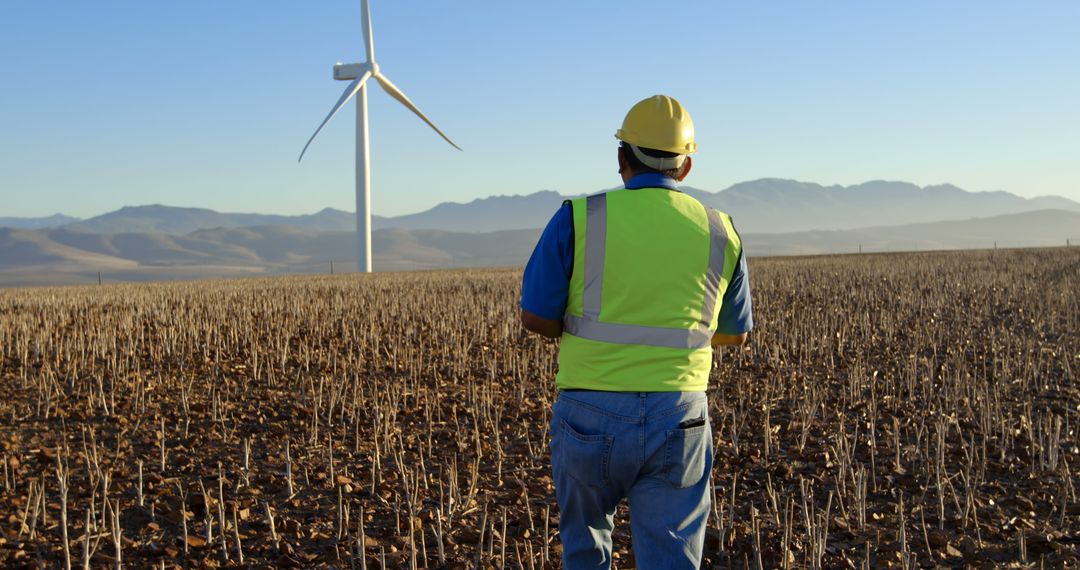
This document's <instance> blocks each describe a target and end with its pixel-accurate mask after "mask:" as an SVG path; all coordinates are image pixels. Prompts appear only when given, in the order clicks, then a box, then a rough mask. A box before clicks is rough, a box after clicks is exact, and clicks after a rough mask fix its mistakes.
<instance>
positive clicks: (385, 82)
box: [375, 73, 461, 150]
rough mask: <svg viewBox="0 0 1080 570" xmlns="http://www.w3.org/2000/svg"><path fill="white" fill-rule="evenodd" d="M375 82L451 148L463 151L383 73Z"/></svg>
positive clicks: (377, 75)
mask: <svg viewBox="0 0 1080 570" xmlns="http://www.w3.org/2000/svg"><path fill="white" fill-rule="evenodd" d="M375 80H376V81H378V82H379V85H382V88H383V90H385V91H386V92H387V93H389V94H390V96H391V97H393V98H394V99H397V100H398V102H400V103H401V104H402V105H405V106H406V107H408V108H409V110H410V111H412V112H413V113H416V116H417V117H420V118H421V119H423V121H424V122H425V123H427V124H428V126H429V127H431V128H432V129H435V132H437V133H439V136H441V137H442V138H443V139H445V140H446V142H448V143H450V146H452V147H454V148H456V149H458V150H461V147H460V146H458V145H456V144H454V141H452V140H450V137H448V136H446V133H444V132H442V131H440V130H439V127H436V126H435V123H432V122H431V119H429V118H427V116H426V115H424V113H423V112H422V111H420V109H419V108H417V106H416V105H414V104H413V102H412V101H410V100H409V98H408V97H406V96H405V94H404V93H402V92H401V90H400V89H398V88H397V86H396V85H394V84H393V83H391V82H390V79H388V78H387V77H386V76H385V75H383V74H382V73H376V74H375Z"/></svg>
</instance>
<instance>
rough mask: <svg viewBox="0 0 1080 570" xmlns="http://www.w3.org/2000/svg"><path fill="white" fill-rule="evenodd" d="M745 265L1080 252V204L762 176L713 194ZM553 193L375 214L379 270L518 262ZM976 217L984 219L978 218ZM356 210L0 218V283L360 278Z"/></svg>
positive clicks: (705, 197) (708, 196) (148, 211)
mask: <svg viewBox="0 0 1080 570" xmlns="http://www.w3.org/2000/svg"><path fill="white" fill-rule="evenodd" d="M683 190H684V191H685V192H687V193H688V194H691V195H693V196H695V197H696V198H698V199H699V200H701V201H702V202H704V203H706V204H708V205H711V206H714V207H717V208H720V209H722V210H724V211H726V212H729V213H730V214H732V216H733V217H734V219H735V223H736V226H737V227H738V228H739V231H740V233H741V234H742V235H743V237H744V241H745V242H746V244H747V251H748V252H749V254H750V255H755V254H756V255H790V254H809V253H829V252H853V251H858V249H859V247H860V246H861V247H862V249H863V250H864V251H897V250H912V249H952V248H977V247H993V246H994V243H995V242H999V243H1000V244H1001V245H1002V247H1016V246H1037V245H1065V241H1066V239H1070V238H1071V239H1073V240H1076V242H1080V203H1076V202H1073V201H1071V200H1067V199H1065V198H1060V197H1055V196H1047V197H1040V198H1032V199H1025V198H1021V197H1019V196H1016V195H1013V194H1009V193H1006V192H980V193H973V192H965V191H964V190H961V189H959V188H956V187H955V186H951V185H941V186H928V187H923V188H920V187H918V186H915V185H913V184H908V183H904V182H882V181H874V182H867V183H864V184H859V185H856V186H848V187H842V186H828V187H826V186H821V185H818V184H812V183H804V182H796V181H790V180H778V179H762V180H756V181H752V182H744V183H740V184H736V185H734V186H732V187H730V188H728V189H727V190H724V191H722V192H717V193H711V192H706V191H703V190H699V189H695V188H691V187H686V188H683ZM567 198H568V197H567V196H561V195H559V194H558V193H556V192H551V191H544V192H536V193H533V194H530V195H527V196H495V197H490V198H483V199H479V200H474V201H472V202H469V203H467V204H456V203H444V204H440V205H438V206H436V207H434V208H432V209H430V210H427V211H424V212H420V213H416V214H410V215H405V216H397V217H389V218H386V217H376V218H375V220H374V225H375V229H376V231H375V232H374V236H373V239H374V243H373V249H374V255H375V267H376V269H377V270H405V269H424V268H438V267H478V266H505V265H522V264H524V263H525V261H526V260H527V259H528V255H529V253H530V251H531V250H532V247H533V246H534V245H535V243H536V239H537V237H538V235H539V231H540V230H539V229H540V228H542V227H543V226H544V225H545V224H546V223H547V221H548V219H549V218H550V217H551V214H552V213H553V212H554V211H555V210H556V209H557V208H558V207H559V205H560V203H561V202H562V201H563V200H565V199H567ZM973 218H977V219H973ZM354 219H355V218H354V216H353V214H352V213H349V212H343V211H340V210H334V209H330V208H326V209H323V210H321V211H319V212H317V213H314V214H308V215H301V216H281V215H262V214H246V213H245V214H234V213H220V212H216V211H213V210H207V209H199V208H174V207H169V206H161V205H151V206H137V207H125V208H122V209H120V210H117V211H114V212H109V213H107V214H103V215H100V216H96V217H93V218H89V219H86V220H76V219H74V218H69V217H66V216H62V215H59V214H58V215H55V216H51V217H48V218H36V219H30V218H22V219H20V218H0V285H3V284H8V285H12V284H39V283H67V282H78V281H83V282H85V281H87V280H88V279H91V277H94V278H96V273H97V272H98V271H100V272H102V274H103V275H107V276H108V277H109V278H110V279H111V280H145V279H165V278H190V277H203V276H230V275H252V274H255V275H257V274H273V273H290V272H323V271H329V264H330V262H331V261H336V264H337V265H336V267H337V268H339V269H340V270H341V271H348V270H354V269H355V257H356V244H355V239H354V238H355V235H354V233H353V231H354V227H355V222H354Z"/></svg>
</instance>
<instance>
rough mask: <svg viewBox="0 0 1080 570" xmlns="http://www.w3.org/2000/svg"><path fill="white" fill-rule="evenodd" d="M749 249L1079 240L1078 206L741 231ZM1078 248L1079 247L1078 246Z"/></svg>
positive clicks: (785, 251) (844, 249)
mask: <svg viewBox="0 0 1080 570" xmlns="http://www.w3.org/2000/svg"><path fill="white" fill-rule="evenodd" d="M743 238H744V241H745V242H746V244H747V246H746V247H747V251H748V252H749V255H758V256H764V255H803V254H820V253H855V252H858V251H859V249H860V247H861V248H862V251H863V252H867V253H869V252H884V251H924V250H940V249H990V248H993V247H995V246H998V247H1002V248H1013V247H1045V246H1059V245H1060V246H1064V245H1066V243H1067V241H1068V240H1070V239H1071V243H1072V245H1074V246H1080V212H1071V211H1065V210H1040V211H1036V212H1022V213H1019V214H1010V215H1007V216H993V217H989V218H972V219H968V220H961V221H946V222H927V223H923V224H908V225H902V226H886V227H881V226H878V227H873V228H856V229H850V230H814V231H805V232H792V233H778V234H746V235H744V236H743ZM1078 250H1080V248H1078Z"/></svg>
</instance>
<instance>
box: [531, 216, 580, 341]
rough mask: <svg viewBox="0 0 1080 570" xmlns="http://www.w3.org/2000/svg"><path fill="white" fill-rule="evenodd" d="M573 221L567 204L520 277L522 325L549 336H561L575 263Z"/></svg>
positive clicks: (555, 217)
mask: <svg viewBox="0 0 1080 570" xmlns="http://www.w3.org/2000/svg"><path fill="white" fill-rule="evenodd" d="M573 220H574V218H573V209H572V208H571V206H570V204H569V203H564V204H563V205H562V207H560V208H559V210H558V211H557V212H556V213H555V215H554V216H552V218H551V221H550V222H548V225H547V227H545V228H544V232H543V233H542V234H541V235H540V240H539V241H538V242H537V244H536V248H535V249H534V250H533V253H532V256H531V257H530V258H529V262H528V264H526V265H525V272H524V274H523V275H522V279H521V324H522V326H524V327H525V330H528V331H530V332H534V333H537V334H540V335H543V336H545V337H547V338H559V337H560V336H561V335H562V316H563V313H564V312H565V310H566V302H567V298H568V296H569V288H570V274H571V272H572V271H573V263H574V237H573V234H574V221H573Z"/></svg>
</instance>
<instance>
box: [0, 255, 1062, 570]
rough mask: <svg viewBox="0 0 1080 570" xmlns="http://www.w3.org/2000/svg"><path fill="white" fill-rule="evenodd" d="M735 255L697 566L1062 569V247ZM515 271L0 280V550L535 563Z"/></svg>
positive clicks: (548, 496)
mask: <svg viewBox="0 0 1080 570" xmlns="http://www.w3.org/2000/svg"><path fill="white" fill-rule="evenodd" d="M750 275H751V283H752V289H753V298H754V309H755V320H756V328H755V330H754V332H753V333H752V340H751V343H750V344H749V345H748V346H747V347H746V348H745V349H732V348H728V349H722V350H720V351H718V352H717V355H716V365H715V367H714V371H713V378H712V385H711V386H712V387H711V388H710V390H709V397H710V408H711V421H712V425H713V429H714V437H715V450H716V464H715V467H714V469H713V471H712V474H711V476H712V479H713V482H714V494H713V498H714V500H713V516H712V517H711V519H710V522H709V530H708V535H707V541H706V542H707V544H706V553H705V562H704V564H703V567H706V568H757V567H761V568H781V567H788V568H881V567H895V568H911V567H923V568H925V567H938V566H940V567H975V568H984V567H985V568H997V567H1015V568H1039V567H1047V568H1050V567H1055V568H1059V567H1075V566H1077V565H1078V564H1080V563H1078V562H1077V552H1078V550H1080V502H1078V501H1077V487H1078V486H1080V477H1078V476H1077V474H1076V473H1075V472H1076V470H1077V469H1078V468H1080V465H1078V463H1080V449H1078V445H1080V444H1078V438H1077V430H1078V429H1080V426H1078V424H1080V388H1078V386H1077V383H1076V371H1077V370H1080V249H1078V248H1056V249H1044V250H1001V251H976V252H941V253H916V254H887V255H851V256H827V257H802V258H772V259H754V260H752V261H751V267H750ZM519 291H520V270H472V271H458V272H451V271H447V272H429V273H402V274H375V275H351V276H349V275H340V276H323V277H281V278H273V279H249V280H232V281H203V282H189V283H170V284H146V285H105V286H100V287H99V286H86V287H69V288H51V289H47V288H39V289H13V290H6V291H0V462H2V469H3V473H2V487H0V565H3V566H4V567H10V568H20V567H39V566H40V567H59V566H63V565H64V564H65V560H68V561H70V565H71V566H73V567H84V566H87V565H88V566H92V567H106V566H116V565H120V564H122V565H123V566H127V567H136V568H139V567H147V568H151V567H152V568H161V567H165V568H180V567H235V568H240V567H255V568H262V567H296V568H301V567H304V568H307V567H332V568H371V569H375V568H410V567H417V568H473V567H481V568H501V567H506V568H528V569H530V570H532V569H536V568H558V567H561V564H560V562H559V554H560V546H559V539H558V509H557V507H556V505H555V501H554V491H553V488H552V484H551V477H550V468H549V462H548V456H547V453H548V450H547V440H548V421H549V418H550V406H551V403H552V401H553V399H554V397H555V395H556V392H555V388H554V384H553V376H554V371H555V370H556V367H557V358H556V356H557V343H554V342H551V341H544V340H542V339H540V338H537V337H534V336H529V335H526V334H525V333H524V332H523V331H522V330H521V328H520V326H519V325H518V320H517V311H518V309H517V301H518V295H519ZM620 523H621V524H620ZM617 525H619V526H618V528H617V530H616V550H617V552H616V554H615V567H617V568H633V567H634V566H635V565H634V557H633V552H632V548H631V536H630V534H629V529H628V525H627V524H626V513H625V509H621V510H620V511H619V513H618V514H617ZM118 558H119V560H118Z"/></svg>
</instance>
